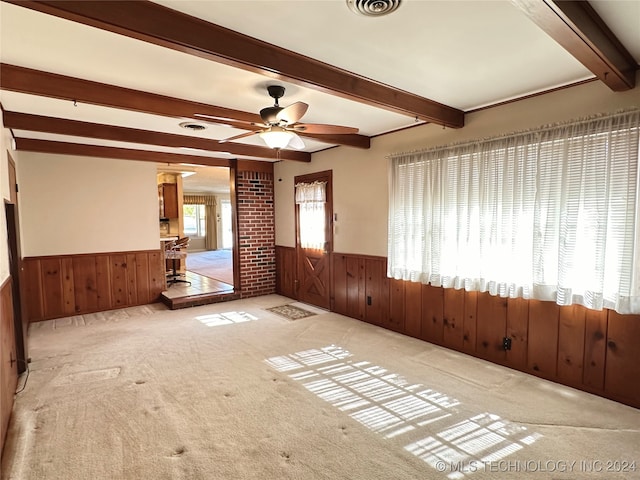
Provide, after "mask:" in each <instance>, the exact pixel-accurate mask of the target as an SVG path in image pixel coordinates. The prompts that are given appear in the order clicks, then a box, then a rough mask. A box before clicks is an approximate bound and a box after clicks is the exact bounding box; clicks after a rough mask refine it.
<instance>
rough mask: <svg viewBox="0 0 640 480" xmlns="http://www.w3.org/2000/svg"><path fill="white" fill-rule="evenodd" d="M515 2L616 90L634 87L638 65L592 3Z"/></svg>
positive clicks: (567, 0) (563, 0)
mask: <svg viewBox="0 0 640 480" xmlns="http://www.w3.org/2000/svg"><path fill="white" fill-rule="evenodd" d="M512 1H513V3H514V4H515V5H517V6H518V7H520V9H521V10H522V11H523V12H525V13H526V14H527V15H528V16H529V17H530V18H531V19H532V20H533V21H534V22H535V23H536V24H537V25H538V26H539V27H540V28H541V29H542V30H544V31H545V32H547V34H549V35H550V36H551V38H553V39H554V40H555V41H556V42H558V43H559V44H560V45H562V47H564V48H565V50H567V51H568V52H569V53H570V54H571V55H573V56H574V57H575V58H576V59H577V60H578V61H580V62H581V63H582V64H583V65H584V66H585V67H587V68H588V69H589V70H590V71H591V72H593V74H594V75H596V76H597V77H598V78H599V79H600V80H602V82H604V83H605V84H606V85H607V86H608V87H609V88H611V89H612V90H613V91H616V92H619V91H624V90H630V89H632V88H634V86H635V72H636V70H637V69H638V64H637V63H636V61H635V59H634V58H633V57H632V56H631V54H630V53H629V52H628V51H627V49H626V48H625V47H624V45H622V43H621V42H620V41H619V40H618V39H617V38H616V36H615V35H614V33H613V32H612V31H611V30H610V29H609V27H608V26H607V25H606V24H605V22H604V21H603V20H602V18H601V17H600V16H599V15H598V13H597V12H596V11H595V10H594V9H593V7H592V6H591V5H590V4H589V2H586V1H575V0H512Z"/></svg>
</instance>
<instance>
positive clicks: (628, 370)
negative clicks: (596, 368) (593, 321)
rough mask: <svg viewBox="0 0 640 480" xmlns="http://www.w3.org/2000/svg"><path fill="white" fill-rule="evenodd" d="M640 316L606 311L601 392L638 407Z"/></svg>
mask: <svg viewBox="0 0 640 480" xmlns="http://www.w3.org/2000/svg"><path fill="white" fill-rule="evenodd" d="M638 339H640V315H620V314H619V313H616V312H614V311H612V310H611V311H609V324H608V329H607V356H606V369H605V385H604V389H605V392H606V393H607V394H609V395H611V396H612V397H613V398H616V399H620V400H622V401H625V403H626V402H630V403H632V404H635V405H636V406H638V407H640V348H638Z"/></svg>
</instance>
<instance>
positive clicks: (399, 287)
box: [382, 279, 407, 332]
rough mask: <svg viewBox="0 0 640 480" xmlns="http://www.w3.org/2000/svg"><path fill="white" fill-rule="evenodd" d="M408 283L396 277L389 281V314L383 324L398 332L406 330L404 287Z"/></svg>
mask: <svg viewBox="0 0 640 480" xmlns="http://www.w3.org/2000/svg"><path fill="white" fill-rule="evenodd" d="M406 283H407V282H404V281H402V280H396V279H391V280H390V282H389V316H388V317H387V318H386V321H385V322H383V324H382V325H383V326H384V327H386V328H389V329H390V330H395V331H396V332H402V331H403V330H404V321H405V304H404V287H405V284H406Z"/></svg>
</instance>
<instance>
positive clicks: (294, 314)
mask: <svg viewBox="0 0 640 480" xmlns="http://www.w3.org/2000/svg"><path fill="white" fill-rule="evenodd" d="M266 310H268V311H270V312H273V313H275V314H276V315H280V316H281V317H284V318H286V319H288V320H300V319H301V318H307V317H312V316H313V315H315V313H314V312H311V311H309V310H305V309H304V308H300V307H298V306H296V305H292V304H287V305H280V306H278V307H271V308H267V309H266Z"/></svg>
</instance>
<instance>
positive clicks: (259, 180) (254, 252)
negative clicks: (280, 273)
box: [237, 171, 276, 298]
mask: <svg viewBox="0 0 640 480" xmlns="http://www.w3.org/2000/svg"><path fill="white" fill-rule="evenodd" d="M237 186H238V190H237V201H238V210H237V211H238V236H239V254H240V289H241V291H242V297H243V298H245V297H256V296H258V295H267V294H270V293H275V290H276V253H275V243H276V237H275V214H274V209H273V174H272V173H266V172H246V171H240V172H238V176H237Z"/></svg>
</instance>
